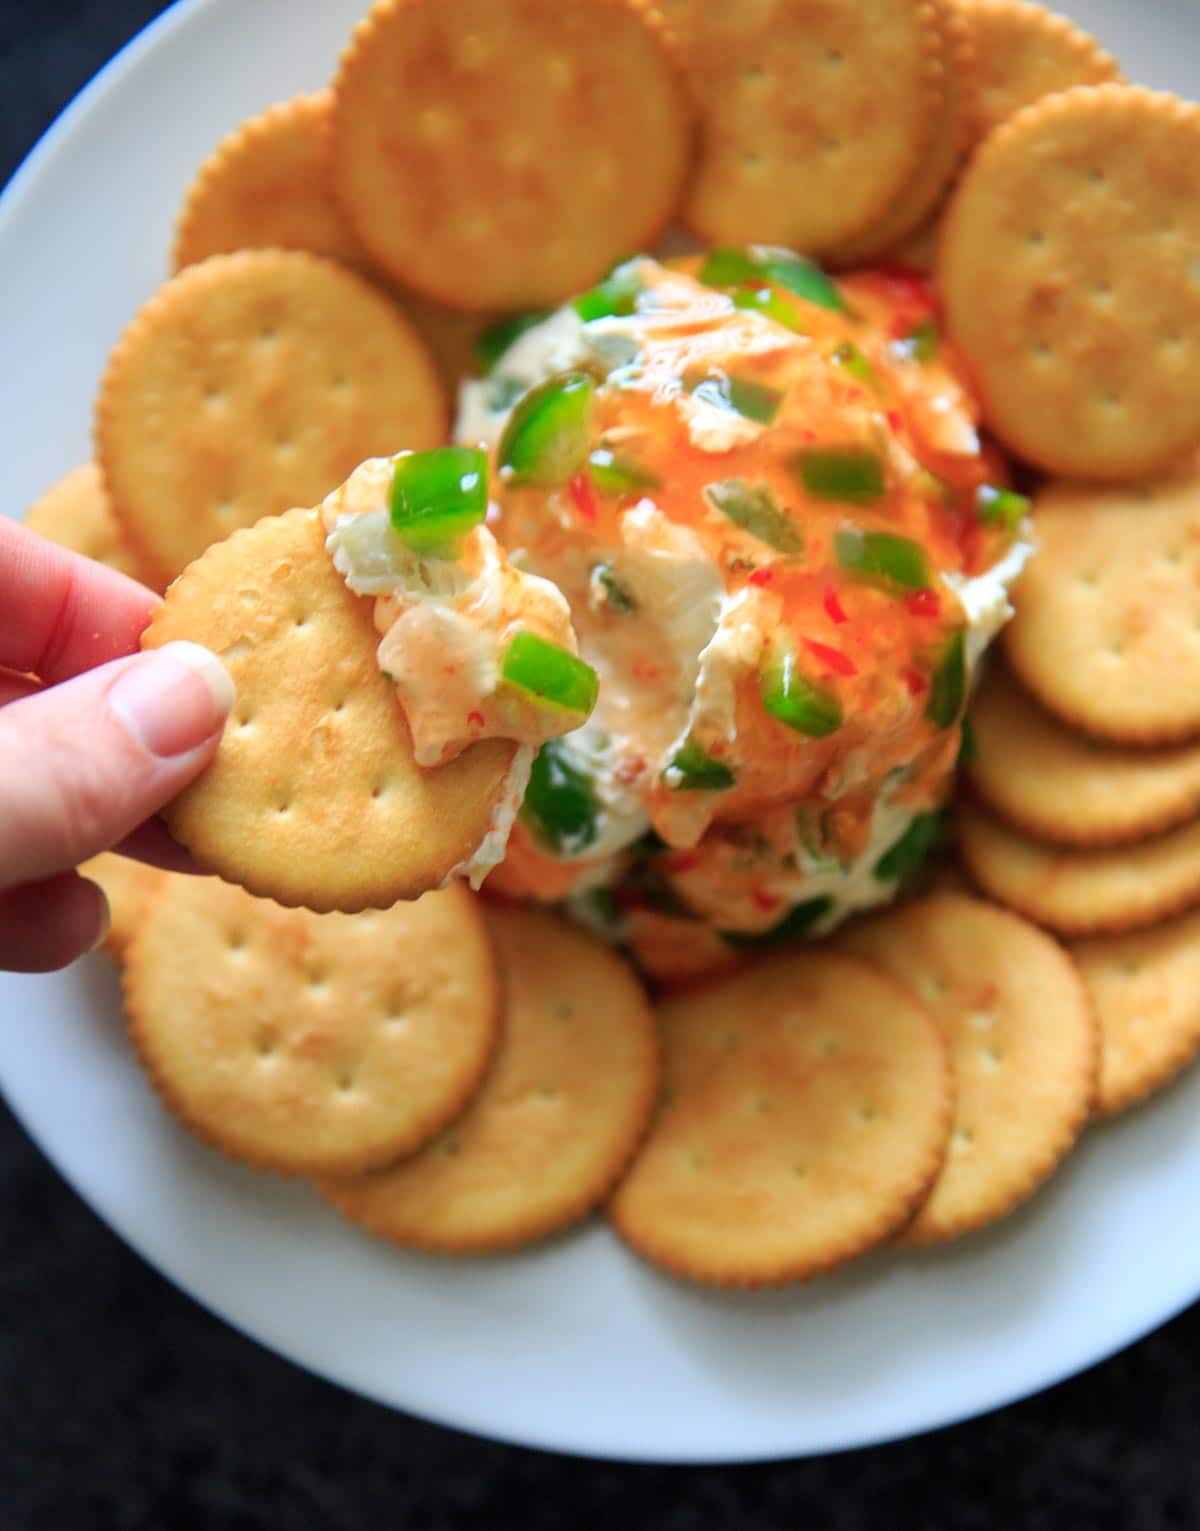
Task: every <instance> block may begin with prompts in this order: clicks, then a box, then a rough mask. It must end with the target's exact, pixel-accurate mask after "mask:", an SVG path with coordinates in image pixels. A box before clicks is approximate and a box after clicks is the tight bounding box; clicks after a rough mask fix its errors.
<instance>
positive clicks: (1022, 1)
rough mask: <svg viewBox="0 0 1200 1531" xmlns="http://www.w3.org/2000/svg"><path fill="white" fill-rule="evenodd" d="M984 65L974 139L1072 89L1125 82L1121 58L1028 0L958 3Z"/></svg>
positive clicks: (981, 65) (1052, 12)
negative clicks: (1061, 91)
mask: <svg viewBox="0 0 1200 1531" xmlns="http://www.w3.org/2000/svg"><path fill="white" fill-rule="evenodd" d="M959 4H960V5H961V6H962V8H963V11H964V13H965V15H966V18H967V23H968V25H969V27H970V29H971V33H972V36H973V38H974V41H975V52H976V55H977V57H978V60H979V73H978V89H977V92H976V98H975V112H974V119H973V122H972V125H971V127H972V136H973V137H974V138H975V139H976V140H978V139H981V138H986V137H987V135H988V134H989V133H990V132H992V130H993V129H994V128H997V127H999V126H1000V124H1001V123H1002V122H1007V120H1008V119H1009V118H1010V117H1012V116H1014V115H1015V114H1016V113H1017V112H1019V111H1020V110H1021V108H1022V107H1024V106H1029V105H1031V104H1032V103H1033V102H1034V101H1040V100H1041V99H1042V97H1043V96H1049V95H1052V94H1053V93H1054V92H1055V91H1059V90H1070V89H1071V87H1072V86H1073V85H1104V84H1106V83H1108V82H1109V81H1116V80H1119V79H1120V78H1121V71H1120V68H1119V67H1118V65H1117V61H1116V59H1114V58H1113V57H1112V55H1111V54H1108V53H1106V52H1105V51H1104V49H1103V48H1102V47H1101V46H1100V44H1099V43H1098V42H1097V41H1096V39H1095V38H1094V37H1092V36H1090V35H1089V34H1088V33H1087V32H1085V31H1084V30H1083V29H1082V27H1077V26H1076V25H1075V23H1074V22H1073V21H1068V20H1067V18H1066V17H1065V16H1059V15H1058V14H1057V13H1056V12H1055V11H1051V10H1047V8H1046V7H1045V6H1044V5H1032V4H1027V3H1026V0H959Z"/></svg>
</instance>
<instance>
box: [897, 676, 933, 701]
mask: <svg viewBox="0 0 1200 1531" xmlns="http://www.w3.org/2000/svg"><path fill="white" fill-rule="evenodd" d="M900 678H901V680H903V682H904V684H905V685H906V686H907V687H908V694H909V696H922V695H923V694H924V693H925V692H926V691H928V690H929V682H928V681H927V680H926V679H925V677H924V676H923V675H918V674H917V672H916V670H901V671H900Z"/></svg>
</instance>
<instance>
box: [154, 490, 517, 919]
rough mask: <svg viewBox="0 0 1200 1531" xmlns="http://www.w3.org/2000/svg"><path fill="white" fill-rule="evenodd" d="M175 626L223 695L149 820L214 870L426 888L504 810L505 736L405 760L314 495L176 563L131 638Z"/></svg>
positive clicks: (311, 882)
mask: <svg viewBox="0 0 1200 1531" xmlns="http://www.w3.org/2000/svg"><path fill="white" fill-rule="evenodd" d="M183 637H187V638H190V639H192V640H193V641H194V642H197V643H202V644H204V645H205V647H207V648H210V649H212V650H213V652H214V653H216V654H219V655H220V656H221V658H222V659H223V661H224V663H225V666H226V668H227V669H228V671H229V673H230V675H231V676H232V677H233V681H234V684H235V685H236V687H237V704H236V706H235V708H234V711H233V713H232V715H231V716H230V719H229V721H228V722H227V724H226V726H225V734H224V737H223V738H222V740H221V745H220V748H219V749H218V751H217V755H216V758H215V759H214V761H213V763H212V764H211V765H210V766H209V767H208V768H207V769H206V770H205V771H204V773H203V774H202V775H201V776H200V777H199V778H198V779H197V780H196V781H195V782H193V783H192V785H191V786H189V787H187V788H186V789H185V790H184V791H183V792H182V793H181V794H180V796H179V797H177V798H176V799H175V800H174V801H173V802H172V803H170V804H169V805H168V806H167V808H166V809H165V810H164V817H165V819H166V821H167V825H168V827H169V829H170V830H171V833H172V834H173V835H174V836H175V838H176V839H177V840H179V841H181V842H182V843H183V844H184V845H186V846H187V847H188V849H189V850H190V851H192V853H193V854H194V856H195V857H196V859H197V861H199V862H200V863H201V865H203V866H204V867H206V868H208V869H210V870H212V871H215V872H219V873H220V875H221V876H222V877H224V878H226V879H227V880H228V881H230V882H236V883H240V884H242V886H244V887H246V888H249V889H250V891H251V892H252V893H257V894H260V895H262V896H263V897H266V898H273V899H275V900H276V901H277V902H279V903H281V904H289V905H291V904H303V905H306V906H307V907H308V908H310V909H315V910H329V909H341V910H343V911H346V912H349V913H353V912H354V911H355V910H358V909H363V908H366V907H368V906H374V907H386V906H387V905H389V904H392V903H394V902H395V901H396V899H399V898H416V897H418V896H419V895H420V894H422V893H424V892H425V891H426V890H427V889H429V888H434V887H437V886H438V885H440V884H441V883H442V882H443V881H444V880H445V879H446V878H447V877H448V876H450V875H451V873H452V872H454V871H455V870H456V869H457V868H458V867H459V866H460V865H461V864H462V863H463V862H464V861H465V860H467V859H468V858H469V857H470V856H471V855H472V853H473V852H474V851H475V850H476V848H477V847H478V846H479V845H480V843H481V842H482V841H483V839H484V838H485V836H486V835H487V833H488V831H489V830H490V829H491V828H492V827H493V820H494V819H495V818H496V816H497V815H499V814H500V813H501V812H502V811H504V795H505V787H506V781H507V775H508V772H509V769H510V767H511V765H512V761H513V756H514V754H515V752H516V746H515V745H514V744H513V743H511V742H510V741H507V740H503V741H502V740H488V741H485V742H482V743H480V744H476V745H472V746H471V747H470V748H469V749H467V750H465V751H464V752H463V753H462V754H461V755H460V756H459V757H458V758H457V759H456V760H453V761H451V762H450V763H449V764H448V765H444V766H439V767H437V769H436V770H429V771H426V770H422V769H421V768H420V767H418V766H417V765H415V764H414V762H413V754H412V743H411V739H410V736H409V732H408V726H407V724H406V722H405V720H404V714H403V711H402V710H401V707H400V704H399V702H398V700H397V697H396V692H395V688H394V687H393V686H392V685H390V684H389V683H388V681H387V680H386V679H385V678H384V676H383V673H382V672H381V670H380V668H379V664H378V662H377V660H376V657H375V647H376V643H377V641H378V635H377V634H376V632H375V627H374V622H373V619H372V603H371V602H370V601H369V600H364V599H362V598H360V597H359V596H356V595H354V594H353V593H352V592H351V591H350V590H349V589H347V587H346V585H345V583H344V582H343V580H342V577H341V575H340V574H338V572H337V570H336V569H335V568H334V566H333V562H332V560H331V559H330V557H329V555H328V554H327V553H326V551H325V542H324V528H323V527H322V525H321V519H320V516H319V515H318V513H317V512H316V511H315V510H293V511H289V512H288V514H287V515H286V516H271V517H268V518H267V519H266V520H264V521H260V522H259V523H258V525H256V526H253V527H250V528H247V529H246V530H244V531H240V532H237V533H235V535H234V536H233V537H230V538H229V539H228V540H227V541H225V542H220V543H217V544H216V546H214V547H212V548H210V549H209V550H208V552H207V553H205V554H204V556H203V557H202V558H200V559H198V560H197V561H196V562H195V563H194V564H192V565H191V566H190V567H189V568H187V569H186V570H185V571H184V573H183V574H182V575H181V576H180V578H179V579H178V580H176V581H175V583H174V584H173V585H172V586H171V588H170V590H169V591H168V593H167V597H166V600H165V601H164V602H163V604H162V606H160V607H159V609H158V611H157V612H156V613H155V615H154V617H153V619H152V621H151V623H150V626H149V627H148V628H147V629H146V632H145V634H144V635H143V638H142V646H143V647H144V648H155V647H158V646H160V645H161V644H164V643H169V642H170V641H171V640H172V639H174V638H183Z"/></svg>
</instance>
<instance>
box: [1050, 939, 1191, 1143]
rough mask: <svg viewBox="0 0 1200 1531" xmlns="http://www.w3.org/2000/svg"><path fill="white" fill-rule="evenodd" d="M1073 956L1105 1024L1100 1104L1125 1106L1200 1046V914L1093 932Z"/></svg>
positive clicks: (1107, 1110) (1110, 1108)
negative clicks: (1123, 931)
mask: <svg viewBox="0 0 1200 1531" xmlns="http://www.w3.org/2000/svg"><path fill="white" fill-rule="evenodd" d="M1071 954H1072V956H1073V957H1074V958H1075V961H1076V963H1077V964H1078V966H1079V971H1080V973H1081V975H1082V977H1083V981H1084V983H1085V984H1086V985H1087V988H1088V992H1089V994H1090V995H1091V998H1092V1004H1093V1006H1094V1008H1095V1011H1096V1016H1097V1018H1098V1020H1099V1023H1100V1088H1099V1092H1098V1096H1097V1102H1096V1109H1097V1110H1098V1111H1100V1112H1102V1113H1104V1114H1105V1115H1111V1114H1112V1113H1114V1112H1117V1111H1124V1110H1125V1109H1126V1107H1128V1106H1132V1105H1135V1104H1136V1103H1137V1102H1138V1101H1141V1100H1144V1099H1145V1098H1146V1096H1148V1095H1150V1094H1152V1093H1153V1091H1155V1090H1158V1089H1161V1087H1162V1086H1163V1085H1165V1084H1166V1083H1167V1082H1168V1081H1169V1080H1171V1079H1173V1078H1174V1077H1175V1075H1176V1074H1178V1073H1179V1071H1180V1070H1181V1069H1182V1068H1184V1067H1185V1066H1186V1065H1187V1064H1188V1063H1190V1062H1191V1060H1192V1059H1193V1058H1194V1057H1195V1056H1196V1053H1197V1051H1200V913H1192V914H1185V915H1183V916H1181V917H1180V918H1179V919H1175V920H1171V921H1169V922H1168V923H1167V924H1165V925H1156V926H1154V927H1153V928H1152V929H1150V930H1141V931H1138V932H1136V933H1135V934H1132V935H1123V936H1094V937H1092V939H1091V940H1088V941H1080V942H1077V943H1076V944H1075V945H1074V946H1073V947H1072V948H1071Z"/></svg>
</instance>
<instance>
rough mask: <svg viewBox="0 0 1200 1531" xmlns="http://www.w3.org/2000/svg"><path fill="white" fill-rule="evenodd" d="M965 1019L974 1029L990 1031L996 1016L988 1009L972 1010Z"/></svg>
mask: <svg viewBox="0 0 1200 1531" xmlns="http://www.w3.org/2000/svg"><path fill="white" fill-rule="evenodd" d="M967 1021H968V1023H969V1024H970V1025H971V1027H972V1028H973V1029H974V1030H975V1031H991V1029H992V1027H993V1026H994V1025H995V1024H996V1017H995V1016H994V1015H993V1014H992V1012H991V1011H990V1010H972V1011H971V1013H970V1015H969V1016H968V1017H967Z"/></svg>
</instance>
